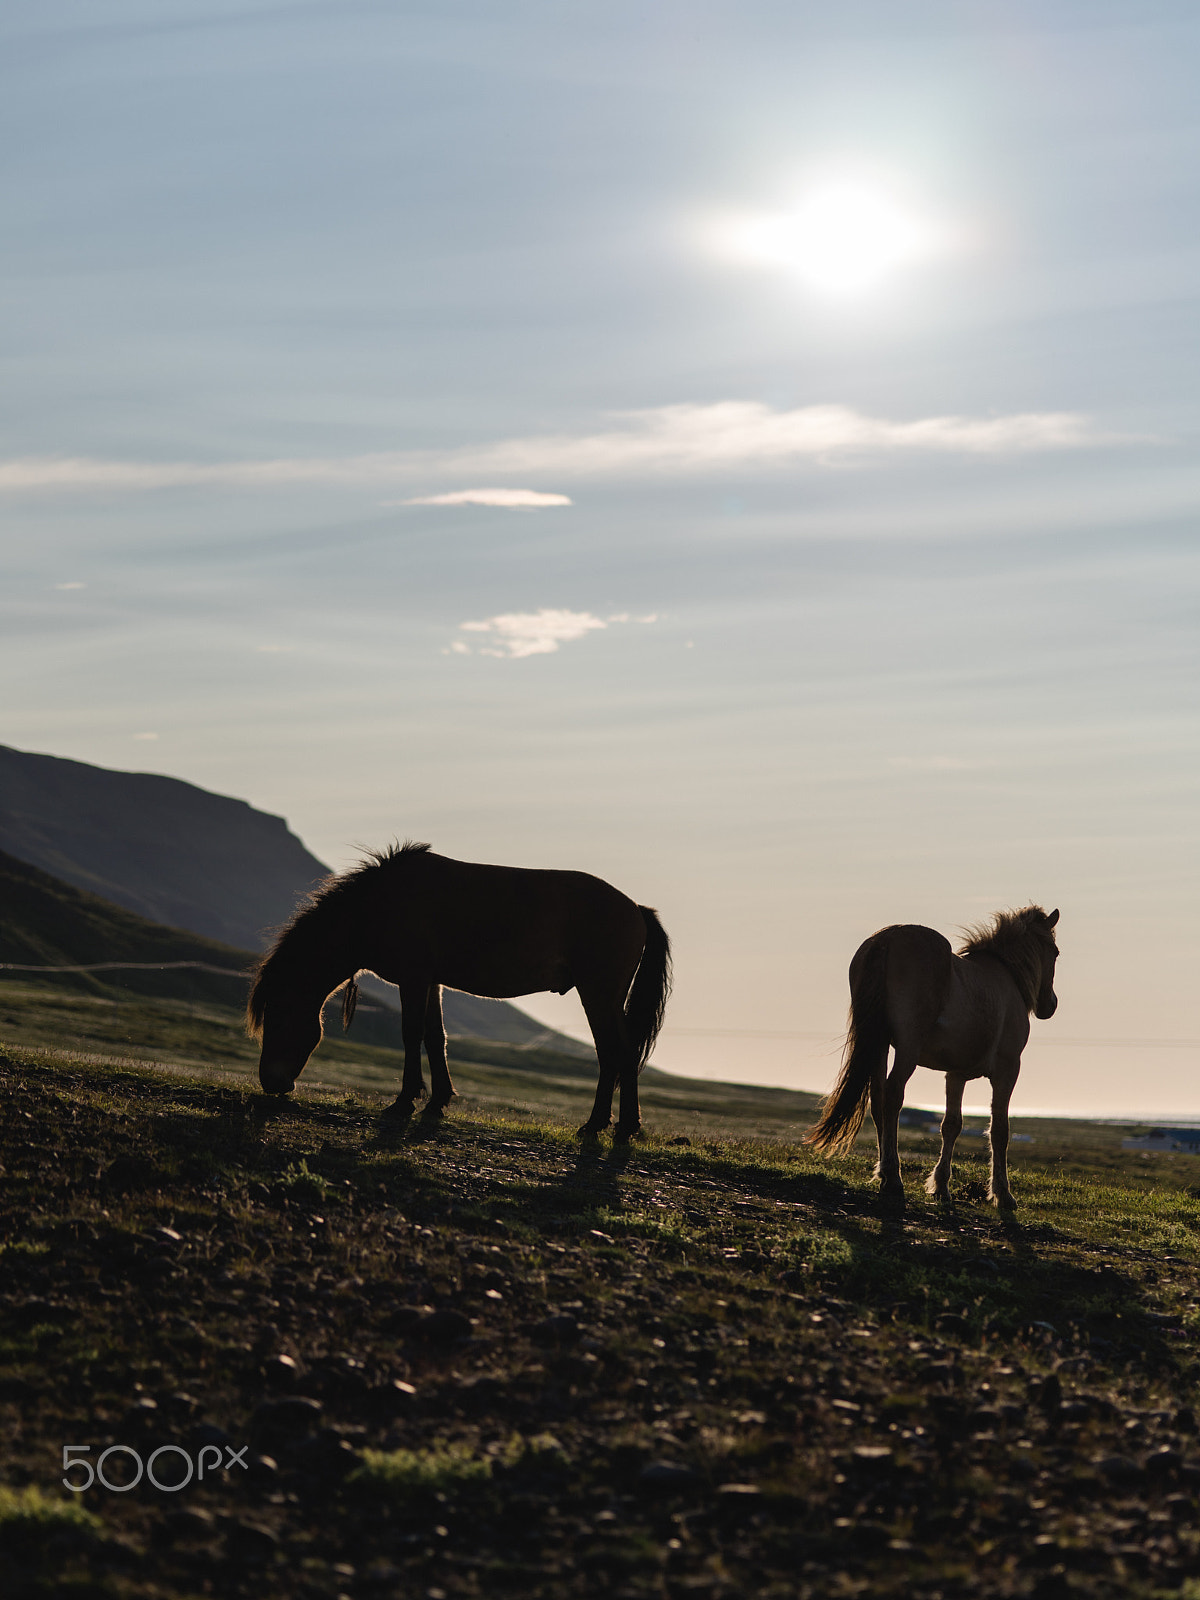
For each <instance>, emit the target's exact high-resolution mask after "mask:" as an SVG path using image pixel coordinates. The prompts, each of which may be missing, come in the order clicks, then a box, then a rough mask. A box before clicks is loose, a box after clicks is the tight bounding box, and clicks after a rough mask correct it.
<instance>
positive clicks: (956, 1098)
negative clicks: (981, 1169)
mask: <svg viewBox="0 0 1200 1600" xmlns="http://www.w3.org/2000/svg"><path fill="white" fill-rule="evenodd" d="M966 1086H967V1080H966V1079H965V1078H960V1077H958V1076H957V1075H956V1074H955V1073H953V1072H948V1073H947V1074H946V1115H945V1116H944V1117H943V1118H942V1153H941V1155H940V1156H939V1157H938V1164H937V1166H936V1167H934V1169H933V1171H932V1172H931V1173H930V1174H929V1176H928V1177H927V1178H926V1179H925V1193H926V1194H930V1195H933V1197H934V1198H935V1199H937V1200H949V1198H950V1163H951V1162H952V1161H953V1159H954V1141H955V1140H956V1139H957V1138H958V1136H959V1134H960V1133H961V1132H962V1098H963V1090H964V1089H965V1088H966Z"/></svg>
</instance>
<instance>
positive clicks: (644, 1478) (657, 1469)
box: [638, 1461, 700, 1495]
mask: <svg viewBox="0 0 1200 1600" xmlns="http://www.w3.org/2000/svg"><path fill="white" fill-rule="evenodd" d="M699 1481H700V1480H699V1477H698V1475H697V1474H696V1473H695V1472H693V1471H692V1469H691V1467H684V1466H680V1465H678V1464H677V1463H675V1462H672V1461H651V1462H650V1463H649V1464H648V1465H647V1466H644V1467H643V1468H642V1470H641V1471H640V1472H639V1473H638V1482H639V1483H640V1484H641V1486H642V1488H643V1489H645V1490H646V1491H647V1492H648V1493H650V1494H664V1495H665V1494H681V1493H683V1492H684V1491H685V1490H687V1489H691V1488H693V1487H695V1485H696V1484H697V1483H698V1482H699Z"/></svg>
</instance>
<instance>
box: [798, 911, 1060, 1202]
mask: <svg viewBox="0 0 1200 1600" xmlns="http://www.w3.org/2000/svg"><path fill="white" fill-rule="evenodd" d="M1057 922H1058V912H1057V911H1052V912H1050V914H1049V915H1048V916H1047V914H1046V913H1045V912H1044V911H1043V910H1042V908H1041V907H1040V906H1026V907H1025V908H1024V909H1023V910H1021V911H1000V912H997V914H996V916H995V917H994V918H993V919H992V922H991V924H990V925H989V926H988V927H986V928H980V929H977V930H975V931H974V932H973V933H972V935H971V937H970V938H969V939H968V940H967V942H966V944H965V945H964V946H963V948H962V949H961V950H960V951H959V953H958V954H957V955H955V954H954V952H953V951H952V950H951V948H950V943H949V941H948V940H947V939H944V938H943V937H942V935H941V934H940V933H935V932H934V930H933V929H932V928H922V927H919V926H916V925H913V924H907V925H900V926H897V927H892V928H882V929H881V930H880V931H879V932H878V933H875V934H872V935H871V937H870V938H869V939H868V940H867V941H866V943H865V944H862V945H860V946H859V948H858V950H857V951H856V952H855V955H854V960H853V961H852V962H851V963H850V1030H849V1033H848V1035H847V1038H846V1053H845V1056H844V1058H843V1064H842V1071H841V1075H840V1077H839V1078H838V1081H837V1083H836V1085H835V1086H834V1089H833V1092H832V1093H831V1094H830V1096H829V1098H828V1100H827V1101H826V1102H825V1106H824V1109H823V1111H822V1114H821V1119H820V1121H819V1122H818V1123H817V1125H816V1127H814V1128H813V1129H812V1130H811V1131H810V1132H809V1134H808V1135H807V1140H808V1143H810V1144H813V1145H815V1146H816V1148H817V1149H818V1150H824V1151H826V1152H827V1153H830V1154H831V1153H833V1152H835V1151H844V1150H848V1149H849V1148H850V1146H851V1145H852V1144H853V1143H854V1140H855V1138H856V1137H857V1135H858V1131H859V1129H860V1128H861V1127H862V1123H863V1118H864V1117H865V1115H866V1111H867V1103H868V1100H869V1101H870V1106H871V1117H872V1119H873V1121H874V1123H875V1132H876V1136H877V1138H878V1141H879V1162H878V1165H877V1166H876V1168H875V1175H876V1177H878V1178H879V1179H880V1180H881V1189H882V1193H883V1195H884V1196H885V1197H887V1198H890V1199H893V1200H895V1201H897V1202H898V1203H900V1204H902V1203H903V1200H904V1185H903V1183H902V1181H901V1178H900V1153H899V1148H898V1129H899V1123H900V1109H901V1107H902V1106H903V1104H904V1090H905V1086H906V1084H907V1083H908V1080H909V1079H910V1078H911V1077H912V1075H913V1072H914V1071H915V1070H916V1068H917V1067H931V1068H932V1069H933V1070H934V1071H935V1072H944V1073H945V1074H946V1115H945V1118H944V1119H943V1122H942V1153H941V1157H940V1159H939V1160H938V1163H937V1166H936V1167H934V1169H933V1171H932V1172H931V1173H930V1175H929V1178H928V1180H927V1182H926V1184H925V1188H926V1190H927V1192H928V1193H929V1194H931V1195H935V1196H936V1197H937V1198H938V1199H941V1200H948V1199H949V1198H950V1163H951V1160H952V1158H953V1155H954V1141H955V1140H956V1139H957V1138H958V1135H959V1133H960V1132H961V1130H962V1097H963V1089H964V1088H965V1086H966V1085H967V1083H968V1082H970V1080H971V1079H972V1078H987V1079H988V1080H989V1082H990V1083H991V1086H992V1121H991V1127H990V1129H989V1139H990V1143H991V1155H992V1172H991V1186H990V1190H989V1193H990V1196H991V1199H992V1200H993V1202H994V1203H995V1204H996V1205H997V1206H999V1208H1000V1209H1001V1210H1002V1211H1015V1210H1016V1204H1017V1203H1016V1201H1015V1200H1014V1199H1013V1197H1012V1190H1011V1189H1010V1188H1009V1186H1008V1105H1009V1101H1010V1100H1011V1098H1012V1092H1013V1088H1014V1086H1015V1085H1016V1081H1017V1074H1018V1073H1019V1072H1020V1070H1021V1052H1022V1050H1024V1048H1025V1045H1026V1042H1027V1041H1028V1039H1029V1014H1030V1012H1032V1013H1033V1014H1034V1016H1036V1017H1038V1018H1041V1019H1045V1018H1047V1017H1052V1016H1053V1015H1054V1012H1055V1010H1056V1008H1057V1006H1058V999H1057V997H1056V995H1055V993H1054V963H1055V961H1056V960H1057V959H1058V947H1057V945H1056V944H1055V942H1054V931H1053V930H1054V927H1055V924H1056V923H1057ZM892 1046H894V1047H895V1057H894V1059H893V1062H892V1070H891V1072H890V1073H889V1072H888V1070H887V1063H888V1049H889V1047H892Z"/></svg>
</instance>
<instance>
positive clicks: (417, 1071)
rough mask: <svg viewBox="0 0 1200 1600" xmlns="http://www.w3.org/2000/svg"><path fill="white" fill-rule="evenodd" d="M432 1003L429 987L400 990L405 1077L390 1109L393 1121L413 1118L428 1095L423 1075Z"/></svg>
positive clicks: (425, 984) (420, 985)
mask: <svg viewBox="0 0 1200 1600" xmlns="http://www.w3.org/2000/svg"><path fill="white" fill-rule="evenodd" d="M428 1001H429V985H428V984H427V983H413V984H405V985H403V986H402V987H401V990H400V1014H401V1023H400V1027H401V1031H402V1033H403V1036H404V1077H403V1079H402V1080H401V1084H400V1093H399V1094H398V1095H397V1096H396V1098H395V1100H393V1102H392V1104H391V1105H390V1106H389V1107H388V1108H387V1111H386V1113H385V1115H387V1116H389V1117H411V1116H412V1114H413V1107H414V1106H415V1105H416V1103H417V1101H418V1100H420V1099H421V1098H422V1097H423V1096H424V1094H425V1078H424V1075H423V1074H422V1072H421V1041H422V1039H423V1038H424V1035H425V1007H426V1005H427V1004H428Z"/></svg>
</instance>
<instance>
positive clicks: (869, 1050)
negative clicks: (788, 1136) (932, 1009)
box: [804, 929, 892, 1155]
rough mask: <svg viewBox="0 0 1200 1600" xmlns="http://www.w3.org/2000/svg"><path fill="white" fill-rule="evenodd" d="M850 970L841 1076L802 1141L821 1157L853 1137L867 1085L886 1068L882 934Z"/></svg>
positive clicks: (888, 1034)
mask: <svg viewBox="0 0 1200 1600" xmlns="http://www.w3.org/2000/svg"><path fill="white" fill-rule="evenodd" d="M887 931H888V930H886V929H885V930H884V932H885V933H886V932H887ZM860 957H861V965H859V958H860ZM853 966H857V967H858V971H857V972H856V973H853V972H852V980H851V991H850V1026H849V1029H848V1031H847V1033H846V1048H845V1051H844V1053H843V1055H842V1070H841V1073H840V1074H839V1076H838V1081H837V1082H836V1083H835V1084H834V1086H833V1089H832V1091H831V1093H830V1095H829V1098H828V1100H826V1102H825V1105H824V1107H823V1108H822V1111H821V1118H820V1121H819V1122H818V1123H817V1124H816V1126H815V1127H812V1128H810V1129H809V1130H808V1132H807V1133H806V1134H805V1136H804V1142H805V1143H806V1144H811V1145H813V1146H814V1147H815V1148H816V1149H818V1150H822V1151H824V1153H825V1154H826V1155H839V1154H842V1153H844V1152H845V1151H847V1150H849V1148H850V1146H851V1145H852V1144H853V1143H854V1141H855V1139H856V1138H857V1137H858V1131H859V1129H860V1128H861V1127H862V1125H863V1118H864V1117H865V1116H866V1114H867V1103H868V1101H869V1100H870V1098H871V1079H872V1078H873V1077H874V1075H875V1073H876V1072H877V1071H878V1070H879V1069H880V1068H881V1067H886V1066H887V1053H888V1047H889V1046H890V1044H891V1042H892V1039H891V1030H890V1028H889V1026H888V1020H887V943H886V940H885V938H884V934H883V933H876V934H872V936H871V937H870V938H869V939H868V940H867V941H866V943H865V944H864V945H863V946H862V948H861V949H860V950H859V951H858V954H857V955H856V956H855V958H854V963H853Z"/></svg>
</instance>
